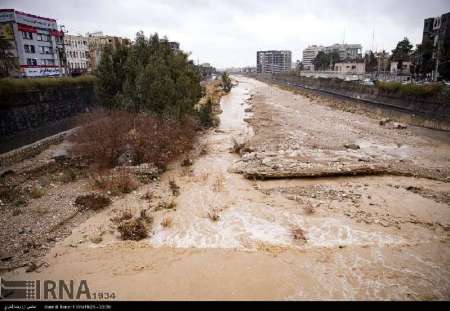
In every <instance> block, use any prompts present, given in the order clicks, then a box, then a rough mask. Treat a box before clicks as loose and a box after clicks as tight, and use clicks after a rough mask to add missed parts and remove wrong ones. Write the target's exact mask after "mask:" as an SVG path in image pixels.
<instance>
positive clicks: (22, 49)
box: [0, 9, 64, 77]
mask: <svg viewBox="0 0 450 311" xmlns="http://www.w3.org/2000/svg"><path fill="white" fill-rule="evenodd" d="M0 28H2V29H3V30H2V33H4V34H7V36H6V37H4V39H6V40H8V41H9V42H10V43H11V45H12V46H13V49H12V50H11V52H12V53H13V54H14V56H15V57H17V59H18V62H19V65H20V72H19V73H18V74H19V75H21V76H23V77H48V76H60V75H61V74H62V72H63V68H64V64H63V61H62V59H63V57H62V56H63V55H64V47H63V37H64V33H63V32H61V31H59V30H58V24H57V23H56V20H55V19H53V18H47V17H41V16H36V15H32V14H28V13H24V12H20V11H16V10H14V9H0Z"/></svg>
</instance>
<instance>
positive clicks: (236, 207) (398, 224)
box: [11, 77, 450, 300]
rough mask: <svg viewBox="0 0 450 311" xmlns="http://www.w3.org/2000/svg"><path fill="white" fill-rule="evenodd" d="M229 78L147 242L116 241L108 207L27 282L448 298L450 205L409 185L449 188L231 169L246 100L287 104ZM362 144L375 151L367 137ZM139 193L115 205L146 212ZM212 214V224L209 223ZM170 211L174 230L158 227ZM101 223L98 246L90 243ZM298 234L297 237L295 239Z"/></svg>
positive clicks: (182, 291)
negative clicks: (199, 150) (216, 122)
mask: <svg viewBox="0 0 450 311" xmlns="http://www.w3.org/2000/svg"><path fill="white" fill-rule="evenodd" d="M237 79H238V81H239V84H238V85H237V86H236V87H235V88H233V90H232V92H231V93H230V94H229V95H227V96H225V97H223V99H222V101H221V107H222V110H223V113H222V114H221V115H220V119H221V124H220V127H219V128H218V130H215V131H214V130H212V131H210V132H209V133H208V134H207V135H205V137H203V138H202V141H201V143H202V144H204V145H205V146H206V149H207V150H208V152H207V154H206V155H203V156H201V157H199V158H198V159H197V160H196V161H195V163H194V165H193V166H192V167H191V170H190V172H189V173H186V172H185V171H184V169H183V168H181V167H180V166H179V165H178V164H174V165H172V166H171V167H170V168H169V171H168V172H167V173H165V174H164V175H163V176H162V178H161V182H162V183H168V182H169V180H176V182H177V184H178V185H179V186H180V195H179V196H178V197H177V198H176V210H175V211H162V212H157V213H155V215H154V216H155V222H154V226H153V228H152V234H151V235H150V237H149V238H148V239H146V240H144V241H141V242H137V243H135V242H123V241H120V240H119V239H118V238H117V233H114V232H112V231H111V230H109V231H108V230H107V228H109V226H110V220H109V219H110V217H111V210H107V211H104V212H101V213H99V214H98V215H96V216H94V217H93V218H91V219H90V220H88V221H87V222H86V223H84V224H82V225H81V226H80V227H79V228H76V229H75V230H74V232H73V234H72V236H71V237H69V238H68V239H67V240H65V241H64V242H62V243H60V244H58V245H57V247H56V248H55V249H53V250H52V252H51V254H50V255H49V256H48V258H47V262H48V263H49V267H48V268H46V269H43V270H42V271H41V273H40V274H36V273H35V274H31V275H30V274H29V275H27V277H32V278H46V277H47V278H57V277H61V276H64V277H65V278H67V277H69V278H70V277H73V278H77V279H78V278H81V279H83V278H84V279H87V280H89V282H90V284H91V287H93V288H95V287H96V288H108V289H111V290H114V291H117V294H118V297H119V298H120V299H139V300H140V299H142V300H145V299H162V300H165V299H169V300H178V299H202V300H215V299H224V300H228V299H238V300H252V299H258V300H271V299H276V300H303V299H307V300H310V299H313V300H320V299H336V300H340V299H356V300H358V299H369V300H382V299H407V300H409V299H412V300H421V299H449V298H450V247H449V246H450V244H449V234H448V228H449V226H450V210H449V206H448V204H447V203H443V202H436V201H434V200H431V199H429V198H425V197H423V196H420V195H418V194H415V193H412V192H410V191H407V190H405V187H406V186H408V185H411V184H412V183H413V184H414V185H418V186H422V187H425V188H432V189H434V190H436V191H440V192H444V193H445V192H448V191H449V186H448V184H446V183H443V182H435V181H431V180H425V179H412V178H406V177H392V176H380V177H357V178H356V177H346V178H329V179H325V178H322V179H299V180H274V181H266V182H264V181H251V180H247V179H245V178H244V177H243V176H242V175H239V174H234V173H230V172H229V168H230V167H231V166H232V165H233V163H234V162H235V161H238V160H240V156H239V155H237V154H234V153H230V149H231V148H232V146H233V139H234V140H239V141H242V140H247V139H250V138H251V137H252V135H254V133H253V130H252V129H251V128H250V127H249V126H248V125H247V123H246V122H245V121H244V119H245V118H247V117H249V113H246V112H245V110H246V109H247V108H249V107H250V106H249V105H250V103H249V99H250V98H251V95H255V96H256V97H258V98H262V100H270V101H272V102H274V103H275V104H277V102H278V101H280V103H281V101H282V100H286V98H287V97H288V93H287V92H281V91H279V90H276V89H271V88H270V87H269V86H267V85H266V84H264V83H261V82H258V81H255V80H252V79H248V78H242V77H239V78H237ZM268 91H270V92H268ZM264 98H265V99H264ZM295 98H296V99H295V100H296V101H304V100H305V99H303V98H302V97H300V96H295ZM253 104H254V105H258V102H257V101H256V102H253ZM280 111H281V109H280ZM256 117H257V116H256ZM361 145H362V148H363V149H368V150H371V149H379V146H377V145H376V143H375V142H371V141H370V140H368V141H367V143H364V142H361ZM383 148H385V149H386V151H387V153H389V150H390V148H391V146H390V145H383ZM392 148H394V146H392ZM404 148H405V150H407V148H408V147H404ZM396 152H400V153H401V152H403V151H398V150H397V151H396ZM393 185H397V186H398V188H397V187H393ZM145 190H146V189H144V188H143V189H140V190H139V191H138V192H136V193H132V194H130V195H128V196H126V197H124V198H123V199H121V200H119V201H116V202H114V204H113V207H112V209H113V210H114V209H115V210H121V209H128V208H131V209H140V208H143V207H144V206H145V204H146V203H145V202H143V201H142V200H141V199H140V197H141V196H142V195H143V194H144V192H145ZM309 207H312V208H313V211H311V210H310V209H308V208H309ZM213 211H214V212H215V213H217V215H218V216H219V219H218V220H217V221H212V220H211V219H210V217H209V216H208V215H209V214H210V213H212V212H213ZM167 216H170V217H171V218H172V219H173V224H172V226H170V227H168V228H165V227H163V226H162V225H161V224H160V223H161V220H162V219H163V218H164V217H167ZM99 228H100V229H101V230H103V231H106V233H105V234H104V235H103V241H102V242H101V243H99V244H94V243H91V242H90V241H89V239H88V236H89V235H90V234H91V233H92V232H96V231H98V230H100V229H99ZM299 229H300V230H301V232H302V233H303V235H304V238H300V239H299V238H298V236H297V238H296V236H295V232H298V230H299ZM74 243H75V244H77V246H76V247H73V244H74ZM11 276H13V277H16V278H20V277H21V276H22V274H21V272H16V273H13V274H11Z"/></svg>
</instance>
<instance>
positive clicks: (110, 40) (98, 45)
mask: <svg viewBox="0 0 450 311" xmlns="http://www.w3.org/2000/svg"><path fill="white" fill-rule="evenodd" d="M87 38H88V46H89V57H90V65H91V69H92V70H95V69H97V67H98V65H99V64H100V60H101V58H102V53H103V49H104V48H105V47H108V46H109V47H111V48H112V49H117V48H118V47H119V46H121V45H129V44H131V41H130V40H129V39H125V38H120V37H114V36H107V35H104V34H103V32H95V33H88V34H87Z"/></svg>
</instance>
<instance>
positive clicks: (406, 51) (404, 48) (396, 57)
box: [392, 37, 413, 70]
mask: <svg viewBox="0 0 450 311" xmlns="http://www.w3.org/2000/svg"><path fill="white" fill-rule="evenodd" d="M412 49H413V45H412V44H411V42H409V39H408V38H406V37H405V38H404V39H403V40H402V41H400V42H399V43H397V47H396V48H395V49H394V50H393V51H392V60H393V61H396V62H398V63H397V69H399V70H401V69H402V68H403V63H404V62H406V61H409V60H410V55H411V52H412Z"/></svg>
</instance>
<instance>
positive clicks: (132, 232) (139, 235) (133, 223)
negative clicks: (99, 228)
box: [117, 218, 148, 241]
mask: <svg viewBox="0 0 450 311" xmlns="http://www.w3.org/2000/svg"><path fill="white" fill-rule="evenodd" d="M117 230H118V231H119V233H120V236H121V238H122V240H131V241H140V240H142V239H145V238H146V237H147V236H148V232H147V230H148V229H147V227H146V225H145V223H144V221H143V220H142V219H140V218H137V219H131V220H125V221H122V222H121V223H120V224H119V225H118V227H117Z"/></svg>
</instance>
